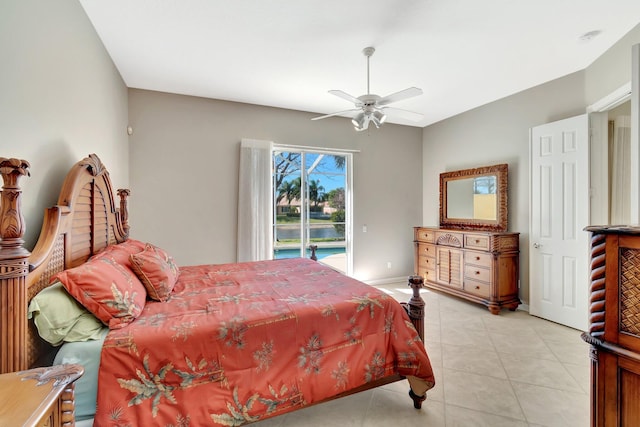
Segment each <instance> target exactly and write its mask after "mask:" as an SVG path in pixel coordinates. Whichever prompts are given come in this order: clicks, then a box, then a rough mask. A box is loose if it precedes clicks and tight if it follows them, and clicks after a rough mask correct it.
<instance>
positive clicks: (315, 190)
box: [273, 147, 352, 274]
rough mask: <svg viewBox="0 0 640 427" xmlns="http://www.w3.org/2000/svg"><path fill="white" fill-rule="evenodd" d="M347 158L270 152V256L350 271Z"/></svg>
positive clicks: (306, 152)
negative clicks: (312, 261)
mask: <svg viewBox="0 0 640 427" xmlns="http://www.w3.org/2000/svg"><path fill="white" fill-rule="evenodd" d="M351 163H352V162H351V154H350V153H338V152H331V151H322V150H293V149H290V148H287V149H284V148H282V149H279V148H278V147H275V148H274V151H273V189H274V191H273V209H274V212H273V213H274V215H273V217H274V224H273V237H274V239H273V241H274V254H273V257H274V258H292V257H309V256H310V249H309V246H310V245H316V246H317V247H318V249H317V252H316V255H317V257H318V260H319V261H320V262H323V263H326V264H329V265H331V266H333V267H335V268H337V269H339V270H340V271H343V272H345V273H347V274H350V273H351V265H352V263H351V241H350V235H351V233H350V230H351V225H350V224H351V191H350V183H351V179H350V170H351Z"/></svg>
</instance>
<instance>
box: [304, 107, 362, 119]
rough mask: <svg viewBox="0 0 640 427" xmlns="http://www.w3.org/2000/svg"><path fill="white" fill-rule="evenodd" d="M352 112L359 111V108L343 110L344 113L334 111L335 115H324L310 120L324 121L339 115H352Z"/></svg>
mask: <svg viewBox="0 0 640 427" xmlns="http://www.w3.org/2000/svg"><path fill="white" fill-rule="evenodd" d="M354 111H360V109H359V108H352V109H350V110H344V111H336V112H335V113H331V114H325V115H324V116H319V117H314V118H312V119H311V120H321V119H326V118H327V117H333V116H339V115H341V114H345V113H352V112H354Z"/></svg>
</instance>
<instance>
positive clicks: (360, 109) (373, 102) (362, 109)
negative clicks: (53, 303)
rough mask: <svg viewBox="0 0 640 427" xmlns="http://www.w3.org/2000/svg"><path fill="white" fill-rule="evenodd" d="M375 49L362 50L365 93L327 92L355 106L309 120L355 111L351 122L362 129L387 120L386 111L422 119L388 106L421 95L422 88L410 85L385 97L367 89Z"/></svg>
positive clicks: (412, 112)
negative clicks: (365, 75) (364, 66)
mask: <svg viewBox="0 0 640 427" xmlns="http://www.w3.org/2000/svg"><path fill="white" fill-rule="evenodd" d="M375 51H376V50H375V49H374V48H373V47H365V48H364V49H363V50H362V53H363V54H364V56H366V57H367V94H366V95H361V96H359V97H357V98H356V97H355V96H352V95H349V94H348V93H346V92H344V91H341V90H330V91H329V93H330V94H332V95H335V96H338V97H340V98H342V99H346V100H347V101H351V102H353V104H354V105H355V108H352V109H349V110H344V111H337V112H335V113H331V114H326V115H324V116H319V117H314V118H312V119H311V120H320V119H326V118H327V117H332V116H339V115H342V114H348V113H356V112H357V114H356V115H355V116H354V117H353V119H351V123H353V126H354V127H355V129H356V130H357V131H363V130H365V129H368V128H369V123H373V124H374V125H375V126H376V128H379V127H380V126H381V125H382V124H383V123H384V122H385V120H387V113H390V114H393V115H398V116H403V117H404V118H407V119H409V120H413V121H418V120H420V119H422V117H423V116H422V114H420V113H416V112H414V111H409V110H403V109H400V108H395V107H389V106H388V105H389V104H391V103H392V102H397V101H402V100H404V99H408V98H413V97H414V96H418V95H422V89H419V88H417V87H410V88H407V89H404V90H401V91H400V92H395V93H392V94H391V95H387V96H385V97H380V96H378V95H374V94H372V93H371V92H370V91H369V58H371V55H373V52H375Z"/></svg>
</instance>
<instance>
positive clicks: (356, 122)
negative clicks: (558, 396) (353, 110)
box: [351, 113, 364, 130]
mask: <svg viewBox="0 0 640 427" xmlns="http://www.w3.org/2000/svg"><path fill="white" fill-rule="evenodd" d="M351 123H353V127H355V128H356V130H362V129H363V127H364V113H359V114H358V115H357V116H355V117H354V118H353V119H351Z"/></svg>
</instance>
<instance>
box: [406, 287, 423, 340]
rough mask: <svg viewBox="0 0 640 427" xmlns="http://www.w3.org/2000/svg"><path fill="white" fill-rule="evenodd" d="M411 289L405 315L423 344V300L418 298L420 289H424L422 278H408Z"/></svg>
mask: <svg viewBox="0 0 640 427" xmlns="http://www.w3.org/2000/svg"><path fill="white" fill-rule="evenodd" d="M408 285H409V286H410V287H411V289H413V296H412V297H411V299H410V300H409V302H408V303H407V304H406V307H407V314H408V315H409V319H410V320H411V323H413V326H415V328H416V330H417V331H418V336H420V339H421V340H422V342H424V306H425V303H424V300H423V299H422V297H421V296H420V289H422V288H423V287H424V279H423V278H422V276H409V284H408Z"/></svg>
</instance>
